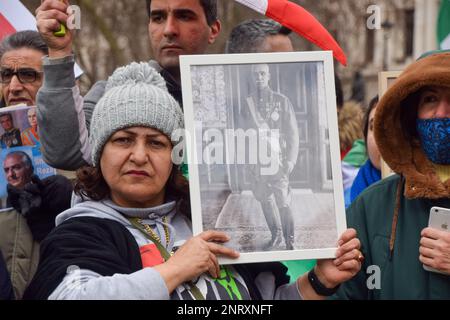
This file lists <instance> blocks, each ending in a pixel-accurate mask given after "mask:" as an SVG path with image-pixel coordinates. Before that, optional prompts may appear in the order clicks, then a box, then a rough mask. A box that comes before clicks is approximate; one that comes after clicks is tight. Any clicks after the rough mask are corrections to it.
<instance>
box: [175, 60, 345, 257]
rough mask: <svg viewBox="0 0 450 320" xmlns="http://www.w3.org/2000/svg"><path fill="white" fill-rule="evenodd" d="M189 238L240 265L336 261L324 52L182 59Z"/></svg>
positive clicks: (328, 73) (332, 140) (336, 185)
mask: <svg viewBox="0 0 450 320" xmlns="http://www.w3.org/2000/svg"><path fill="white" fill-rule="evenodd" d="M180 59H181V60H180V63H181V76H182V88H183V105H184V113H185V125H186V133H185V141H186V152H185V153H186V154H185V159H186V160H185V161H187V163H188V168H189V185H190V193H191V210H192V224H193V232H194V234H195V235H196V234H199V233H201V232H203V231H206V230H220V231H224V232H226V233H227V234H228V235H229V236H230V237H231V240H230V241H229V242H228V243H226V246H229V247H232V248H233V249H235V250H238V251H239V252H240V253H241V256H240V258H239V259H238V260H232V261H231V260H227V259H224V258H222V259H220V260H219V261H220V263H222V264H227V263H244V262H263V261H280V260H297V259H323V258H331V257H334V254H335V251H336V247H337V240H338V237H339V235H340V234H341V233H342V232H343V231H344V230H345V229H346V220H345V208H344V197H343V187H342V175H341V167H340V154H339V138H338V137H339V135H338V128H337V111H336V95H335V86H334V70H333V58H332V54H331V52H328V51H315V52H293V53H258V54H233V55H203V56H181V57H180Z"/></svg>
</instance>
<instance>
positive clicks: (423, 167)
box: [374, 52, 450, 199]
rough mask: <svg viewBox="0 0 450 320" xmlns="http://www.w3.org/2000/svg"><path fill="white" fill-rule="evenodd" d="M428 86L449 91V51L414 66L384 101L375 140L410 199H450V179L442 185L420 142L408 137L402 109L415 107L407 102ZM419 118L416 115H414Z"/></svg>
mask: <svg viewBox="0 0 450 320" xmlns="http://www.w3.org/2000/svg"><path fill="white" fill-rule="evenodd" d="M426 86H441V87H442V86H444V87H448V88H449V90H450V52H437V53H434V54H431V55H428V56H426V57H425V58H422V59H420V60H418V61H416V62H414V63H413V64H411V65H410V66H409V67H408V68H407V69H406V70H405V71H404V72H403V73H402V74H401V75H400V77H399V78H398V79H397V80H396V81H395V83H394V84H393V85H392V86H391V87H390V88H389V90H388V91H387V92H386V94H385V95H384V96H383V97H382V98H381V100H380V102H379V104H378V107H377V112H376V115H375V121H374V130H375V139H376V141H377V145H378V148H379V150H380V153H381V156H382V157H383V159H384V160H385V161H386V163H387V164H388V165H389V167H390V168H391V169H392V170H394V171H395V172H396V173H398V174H400V175H403V176H404V178H405V196H406V197H407V198H428V199H438V198H448V197H450V180H447V181H446V182H444V183H443V182H441V181H440V180H439V178H438V176H437V175H436V173H435V169H434V166H433V164H432V163H431V162H430V161H429V160H428V159H427V157H426V155H425V153H424V152H423V150H422V147H421V144H420V141H419V140H418V139H411V138H407V136H406V135H405V133H404V132H405V130H404V129H405V128H403V127H402V122H401V121H400V118H401V110H403V109H404V108H410V109H411V112H416V111H415V109H414V108H413V107H414V105H412V104H411V103H406V101H405V100H406V99H407V98H408V97H410V96H411V95H412V94H414V93H416V92H418V90H420V89H421V88H423V87H426ZM415 117H417V115H416V116H415Z"/></svg>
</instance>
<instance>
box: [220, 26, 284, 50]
mask: <svg viewBox="0 0 450 320" xmlns="http://www.w3.org/2000/svg"><path fill="white" fill-rule="evenodd" d="M290 33H291V30H290V29H288V28H286V27H284V26H282V25H281V24H279V23H278V22H276V21H273V20H269V19H251V20H246V21H244V22H242V23H240V24H238V25H237V26H236V27H234V28H233V30H231V33H230V37H229V38H228V41H227V45H226V48H225V52H226V53H253V52H259V51H261V46H262V44H263V43H264V40H266V38H267V37H268V36H275V35H279V34H281V35H286V36H287V35H289V34H290Z"/></svg>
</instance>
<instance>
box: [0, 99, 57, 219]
mask: <svg viewBox="0 0 450 320" xmlns="http://www.w3.org/2000/svg"><path fill="white" fill-rule="evenodd" d="M0 144H1V152H0V164H1V166H2V168H1V170H0V210H2V209H6V208H9V204H8V200H7V199H8V188H7V186H8V184H9V185H10V186H12V187H15V188H18V189H22V188H24V187H25V185H26V184H28V183H30V182H31V177H32V175H36V176H38V177H39V178H40V179H44V178H47V177H49V176H52V175H55V174H56V170H55V169H54V168H52V167H50V166H49V165H47V164H46V163H45V162H44V160H43V158H42V153H41V144H40V142H39V134H38V125H37V118H36V107H27V106H23V107H17V106H16V107H8V108H2V109H1V110H0Z"/></svg>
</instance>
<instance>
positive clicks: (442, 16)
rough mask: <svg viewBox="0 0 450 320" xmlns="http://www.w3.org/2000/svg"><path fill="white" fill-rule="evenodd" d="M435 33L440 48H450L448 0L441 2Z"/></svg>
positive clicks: (449, 5)
mask: <svg viewBox="0 0 450 320" xmlns="http://www.w3.org/2000/svg"><path fill="white" fill-rule="evenodd" d="M437 34H438V42H439V45H440V47H441V49H450V0H442V2H441V7H440V9H439V18H438V27H437Z"/></svg>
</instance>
